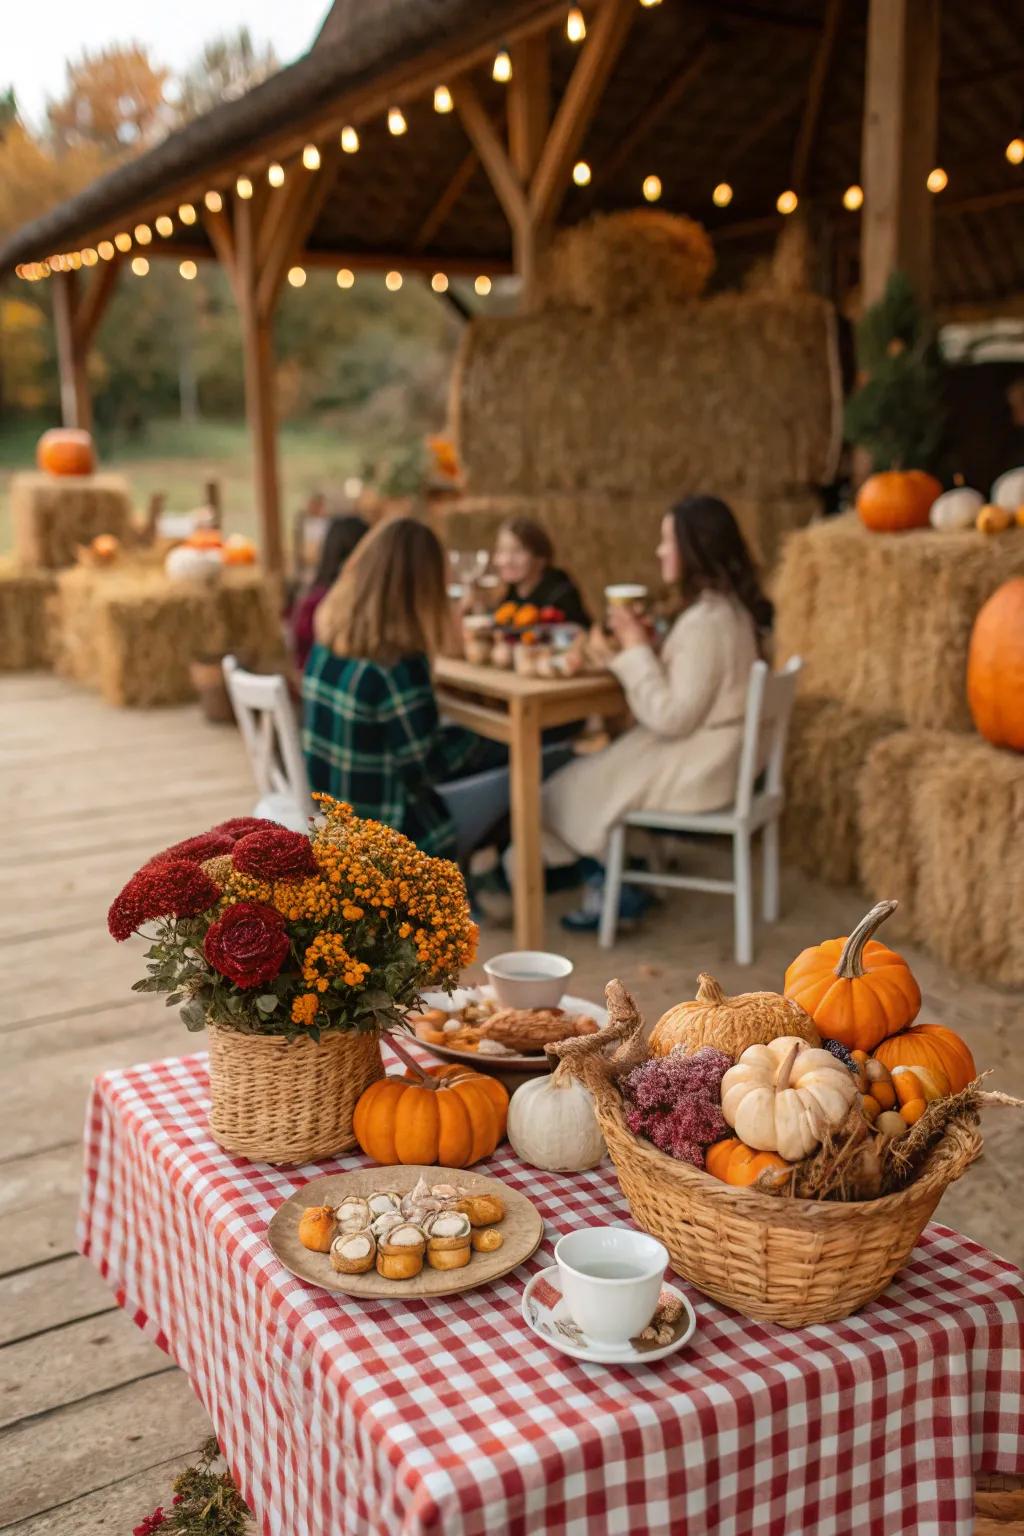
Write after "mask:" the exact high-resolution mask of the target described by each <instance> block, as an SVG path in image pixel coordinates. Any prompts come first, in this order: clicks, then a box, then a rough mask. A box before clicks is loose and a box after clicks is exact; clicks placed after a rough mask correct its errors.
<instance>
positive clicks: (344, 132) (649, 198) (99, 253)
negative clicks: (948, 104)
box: [15, 0, 1024, 297]
mask: <svg viewBox="0 0 1024 1536" xmlns="http://www.w3.org/2000/svg"><path fill="white" fill-rule="evenodd" d="M661 3H662V0H639V4H640V5H641V7H642V8H644V9H645V10H650V9H652V8H653V7H654V6H657V5H660V4H661ZM565 35H566V37H567V39H568V41H569V42H570V43H573V44H579V43H582V42H583V41H584V39H585V38H586V36H587V21H586V17H585V16H584V14H583V11H582V9H581V7H580V6H578V5H572V6H570V7H569V9H568V13H567V15H566V19H565ZM512 74H513V63H512V55H511V53H510V52H509V50H508V49H507V48H499V49H498V51H497V53H496V54H495V55H494V59H493V61H492V64H491V77H492V79H494V80H495V81H497V82H498V84H500V85H507V84H508V82H509V81H510V80H511V79H512ZM433 105H434V111H435V112H437V113H439V114H440V115H442V116H443V115H445V114H447V113H449V112H453V111H454V110H455V96H454V94H453V92H452V90H451V89H450V87H449V86H448V85H446V84H439V85H436V86H435V87H434V92H433ZM386 121H387V128H388V132H389V133H390V134H391V135H392V137H393V138H401V137H402V136H403V135H404V134H406V133H408V131H409V123H408V119H407V118H406V115H405V113H404V112H403V110H402V108H401V107H400V106H398V105H397V104H395V105H393V106H391V107H389V108H388V111H387V119H386ZM338 143H339V146H340V148H341V150H342V152H343V154H346V155H355V154H358V152H359V149H360V137H359V130H358V128H356V127H355V126H354V125H353V124H351V123H347V124H345V126H344V127H343V128H342V129H341V131H340V133H339V136H338ZM1004 154H1005V156H1006V159H1007V161H1008V162H1009V163H1010V164H1011V165H1021V164H1024V138H1018V137H1014V138H1012V139H1010V141H1009V142H1008V144H1007V145H1006V148H1005V150H1004ZM299 163H300V164H301V166H302V169H303V170H305V171H307V172H314V173H315V172H316V171H318V170H319V169H320V166H321V154H320V149H319V148H318V146H317V145H316V144H312V143H310V144H306V145H305V146H304V148H303V150H302V153H301V155H300V156H299ZM261 174H262V175H265V177H266V181H267V185H268V186H269V187H270V188H272V189H273V190H275V191H276V190H279V189H280V188H281V187H283V186H284V185H285V182H286V181H287V179H288V175H289V171H288V170H287V169H286V167H285V166H284V165H282V164H281V162H280V161H278V160H272V161H271V162H270V163H269V164H268V165H267V166H266V167H265V168H264V170H263V172H262V173H261ZM592 178H593V169H592V167H591V165H590V162H589V161H587V160H583V159H580V160H577V161H576V162H575V164H574V165H573V168H572V180H573V183H574V185H575V186H577V187H587V186H589V185H590V182H591V180H592ZM257 179H258V178H254V175H253V174H250V173H248V172H242V173H240V174H239V175H238V176H236V178H235V182H234V189H233V190H234V194H235V196H236V197H237V198H239V199H240V200H241V201H243V202H247V201H249V200H250V199H251V198H253V197H254V196H255V194H256V185H257ZM925 185H926V186H927V189H928V191H929V192H931V193H934V194H936V195H937V194H938V193H940V192H944V191H945V190H946V188H947V187H948V185H949V176H948V174H947V172H946V171H945V169H944V168H943V167H942V166H941V165H936V166H934V167H933V168H932V170H930V171H929V172H928V176H927V177H926V180H925ZM664 191H665V185H664V182H663V181H662V178H661V176H660V175H658V174H657V172H656V171H653V170H652V171H649V172H648V174H647V175H645V176H644V177H643V179H642V181H641V183H640V193H641V196H642V197H643V199H644V201H645V202H648V203H657V202H659V201H660V200H661V198H662V196H663V194H664ZM734 196H735V190H734V188H733V186H732V184H731V183H730V182H728V181H719V182H717V183H716V184H715V186H714V187H713V188H712V189H711V194H710V198H711V202H712V204H713V205H714V206H715V207H716V208H728V207H729V206H730V204H731V203H732V201H733V198H734ZM841 202H842V206H843V208H845V209H846V210H847V212H849V213H856V212H858V211H859V210H860V209H861V208H863V206H864V189H863V187H862V186H860V185H859V184H858V183H856V182H854V183H852V184H851V185H850V186H848V187H847V188H846V189H845V190H844V192H843V194H842V198H841ZM202 203H203V206H204V207H205V208H206V209H207V210H208V211H209V212H210V213H213V214H217V213H220V212H221V211H222V210H223V208H224V205H225V194H224V192H222V191H221V190H220V189H218V188H216V187H211V188H209V189H208V190H207V191H206V192H204V194H203V198H202ZM799 205H800V198H799V195H798V193H797V192H796V190H795V189H794V188H792V187H786V188H784V189H783V190H782V191H781V192H780V193H779V195H778V196H777V197H776V199H775V207H776V210H777V211H778V212H779V213H780V214H783V215H789V214H792V213H795V212H796V210H797V208H798V207H799ZM198 220H199V213H198V211H197V209H196V205H195V203H192V202H183V203H181V204H179V206H178V208H177V210H176V213H175V215H173V216H172V215H171V214H169V213H162V214H160V215H159V217H157V218H155V219H154V221H153V226H152V228H151V227H150V226H149V225H148V224H145V223H140V224H136V225H135V227H134V229H133V230H132V232H131V233H129V232H128V231H127V230H120V231H118V232H117V233H115V234H114V235H113V236H111V237H109V238H107V239H103V240H99V241H97V243H96V245H95V246H85V247H83V248H82V249H81V250H74V251H63V252H59V253H57V254H55V255H52V256H48V257H46V258H45V260H42V261H30V262H23V263H21V265H19V266H18V267H16V268H15V271H16V274H17V276H18V277H19V278H22V279H23V280H24V281H26V282H30V283H31V282H39V281H41V280H42V279H45V278H47V277H50V276H51V275H52V274H53V273H55V272H77V271H79V270H80V269H81V268H83V267H86V268H88V267H95V266H97V265H98V264H99V263H101V262H109V261H113V260H114V259H115V258H116V257H117V256H119V255H121V256H127V255H128V254H129V252H131V251H133V250H136V251H137V253H136V254H135V255H134V256H132V259H131V262H130V264H129V265H130V268H131V271H132V272H133V273H134V275H135V276H136V277H145V276H146V275H147V273H148V272H149V270H150V263H149V258H148V256H146V255H145V254H144V253H145V250H146V248H147V247H151V246H153V248H154V250H155V251H156V250H159V247H158V246H154V242H153V233H154V230H155V232H156V234H157V235H158V236H159V237H160V238H161V239H163V240H168V239H170V238H171V236H172V235H174V234H175V232H176V228H177V225H181V226H183V227H184V228H185V229H188V228H190V227H191V226H193V225H195V224H196V223H197V222H198ZM198 271H199V268H198V265H197V263H196V262H195V261H194V260H193V259H192V257H190V256H186V257H184V258H183V259H182V260H181V261H180V262H179V264H178V272H179V274H180V276H181V277H182V278H183V279H184V280H185V281H186V282H191V281H192V280H193V279H194V278H195V277H196V276H197V275H198ZM306 276H307V273H306V269H305V267H303V266H293V267H290V268H289V270H288V273H287V280H288V282H289V284H290V285H291V286H292V287H293V288H302V287H303V286H304V285H305V282H306ZM336 278H337V285H338V287H339V288H340V289H342V290H349V289H351V288H353V287H354V286H355V282H356V274H355V272H353V271H352V269H351V268H350V267H340V268H339V269H338V272H337V275H336ZM403 281H404V279H403V275H402V273H401V272H400V271H397V270H393V271H389V272H386V273H385V275H384V286H385V288H387V290H388V292H389V293H397V292H398V290H399V289H400V288H401V287H402V284H403ZM430 286H431V288H432V289H433V290H434V292H435V293H446V292H447V290H448V286H449V280H448V274H447V273H445V272H435V273H434V274H433V276H432V277H431V279H430ZM492 286H493V284H492V281H491V278H490V277H489V276H488V275H487V274H486V273H480V274H479V275H478V276H477V277H476V278H475V279H474V282H473V287H474V290H475V291H476V293H477V294H478V295H480V297H486V296H487V294H489V293H490V292H491V289H492Z"/></svg>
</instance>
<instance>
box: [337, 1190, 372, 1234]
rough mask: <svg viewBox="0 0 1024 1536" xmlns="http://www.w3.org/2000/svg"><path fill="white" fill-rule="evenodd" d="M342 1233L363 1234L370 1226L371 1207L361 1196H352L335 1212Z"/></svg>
mask: <svg viewBox="0 0 1024 1536" xmlns="http://www.w3.org/2000/svg"><path fill="white" fill-rule="evenodd" d="M334 1215H335V1218H336V1219H337V1222H338V1226H339V1228H340V1229H341V1231H342V1232H361V1231H362V1230H363V1228H364V1227H368V1226H369V1225H370V1207H369V1204H368V1203H367V1201H365V1200H364V1199H363V1198H362V1196H361V1195H350V1196H349V1197H348V1199H347V1200H343V1201H342V1202H341V1204H340V1205H339V1206H337V1207H336V1209H335V1212H334Z"/></svg>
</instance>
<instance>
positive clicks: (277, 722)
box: [223, 656, 316, 832]
mask: <svg viewBox="0 0 1024 1536" xmlns="http://www.w3.org/2000/svg"><path fill="white" fill-rule="evenodd" d="M223 666H224V682H225V684H226V686H227V690H228V694H229V695H230V698H231V703H232V705H233V706H234V710H235V718H236V720H237V721H238V728H239V730H240V731H241V733H242V740H243V741H244V742H245V750H246V751H247V753H248V754H249V766H250V768H251V769H252V775H253V778H254V779H255V780H256V788H257V790H258V792H259V800H258V801H257V802H256V805H255V807H254V809H253V812H252V814H253V815H254V816H265V817H266V818H267V820H268V821H279V822H280V823H281V825H282V826H285V827H290V828H291V830H292V831H293V832H305V831H307V830H308V828H309V818H310V817H311V816H313V815H315V813H316V807H315V806H314V804H313V801H312V799H311V797H310V793H309V779H308V778H307V776H306V761H305V758H304V757H303V755H302V744H301V742H300V740H299V731H298V726H297V725H296V721H295V712H294V710H293V708H292V703H291V699H290V698H289V696H288V684H287V683H286V682H285V680H284V678H283V677H278V676H264V675H262V674H260V673H257V672H246V671H244V669H243V668H242V667H240V666H239V665H238V662H237V661H236V660H235V658H234V657H233V656H225V657H224V662H223Z"/></svg>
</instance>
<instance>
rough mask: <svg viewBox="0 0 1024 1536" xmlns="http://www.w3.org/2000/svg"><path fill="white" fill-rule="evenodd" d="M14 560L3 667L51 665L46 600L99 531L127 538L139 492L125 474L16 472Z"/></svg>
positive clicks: (3, 600) (5, 585)
mask: <svg viewBox="0 0 1024 1536" xmlns="http://www.w3.org/2000/svg"><path fill="white" fill-rule="evenodd" d="M10 501H11V521H12V525H13V530H14V553H13V558H12V559H10V560H9V561H4V562H3V563H2V564H0V671H5V672H21V671H27V670H30V669H32V668H35V667H45V666H47V665H49V661H50V652H51V649H52V645H51V637H50V634H49V628H50V625H49V620H48V617H47V614H48V609H47V603H46V599H47V597H48V596H49V594H50V593H52V591H53V587H54V577H55V574H56V572H57V571H58V570H60V569H62V568H63V567H65V566H69V565H72V564H73V563H74V560H75V556H76V551H77V549H78V547H79V545H86V544H88V543H89V542H90V540H92V539H93V538H94V537H95V536H96V534H98V533H112V534H114V535H115V536H116V537H117V538H119V539H123V538H124V537H125V536H126V534H127V533H128V531H129V528H130V526H131V496H130V494H129V490H128V485H127V482H126V481H125V480H123V479H122V478H121V476H120V475H46V474H37V473H35V472H34V471H33V472H32V473H26V474H18V475H14V476H12V478H11V486H10Z"/></svg>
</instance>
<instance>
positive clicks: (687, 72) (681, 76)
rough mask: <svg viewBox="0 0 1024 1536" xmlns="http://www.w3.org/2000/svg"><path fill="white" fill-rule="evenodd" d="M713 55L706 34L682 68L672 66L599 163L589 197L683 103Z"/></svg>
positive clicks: (710, 43) (712, 48) (713, 46)
mask: <svg viewBox="0 0 1024 1536" xmlns="http://www.w3.org/2000/svg"><path fill="white" fill-rule="evenodd" d="M714 52H715V45H714V43H713V42H712V40H711V37H710V34H705V35H704V36H703V37H702V38H701V39H700V40H699V42H698V43H697V44H696V46H695V48H694V50H693V52H692V53H691V55H690V57H689V58H688V59H687V60H686V62H685V63H684V64H683V65H682V67H681V68H680V67H679V66H674V67H673V69H672V71H671V73H670V74H669V75H667V76H666V77H665V79H664V82H663V84H662V86H661V88H660V89H659V90H658V91H657V92H656V93H655V95H654V97H653V98H652V99H651V100H650V101H649V102H648V103H647V105H646V106H644V107H642V108H641V109H640V111H639V112H638V113H637V115H636V117H635V118H634V119H633V121H632V123H631V124H630V126H629V127H628V128H627V129H626V131H625V132H624V133H623V134H622V136H621V138H620V139H619V142H618V143H617V144H616V146H615V148H614V149H613V150H612V152H611V153H610V154H609V155H606V156H605V157H604V159H603V160H602V162H601V165H600V167H599V168H598V169H597V170H596V171H595V173H594V175H593V177H592V179H591V183H590V191H591V195H593V193H594V192H595V191H597V190H598V189H599V188H600V187H603V186H606V185H607V183H608V182H609V181H610V180H611V178H612V177H613V176H614V175H615V174H616V173H617V172H618V171H620V170H621V169H622V167H623V166H624V165H625V164H627V162H628V161H629V158H630V156H631V155H632V154H633V153H634V151H635V150H637V149H639V148H640V146H641V145H642V144H643V143H644V142H645V141H646V140H647V138H648V137H649V136H650V135H651V134H652V133H653V132H654V130H655V128H657V126H658V124H659V123H660V122H662V120H663V119H664V118H665V117H666V116H667V115H668V113H669V112H671V110H672V108H673V107H674V106H676V105H677V103H678V102H679V101H681V100H682V98H683V96H685V95H686V92H687V91H688V90H689V89H690V87H691V86H692V85H693V83H694V81H695V80H696V79H697V78H698V76H700V75H701V74H703V72H704V70H705V69H706V67H707V65H708V64H709V63H710V61H711V58H712V56H713V54H714Z"/></svg>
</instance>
